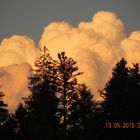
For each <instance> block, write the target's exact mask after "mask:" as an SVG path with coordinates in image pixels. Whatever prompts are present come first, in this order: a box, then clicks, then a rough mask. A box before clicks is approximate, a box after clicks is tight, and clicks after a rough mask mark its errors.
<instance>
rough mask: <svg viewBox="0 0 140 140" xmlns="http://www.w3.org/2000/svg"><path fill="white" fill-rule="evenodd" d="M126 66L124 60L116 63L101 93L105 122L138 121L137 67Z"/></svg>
mask: <svg viewBox="0 0 140 140" xmlns="http://www.w3.org/2000/svg"><path fill="white" fill-rule="evenodd" d="M126 65H127V62H126V61H125V60H124V59H122V60H121V61H120V62H119V63H117V65H116V67H115V68H114V69H113V72H112V78H111V79H110V80H109V82H108V83H107V84H106V86H105V88H104V90H103V91H102V92H101V96H102V97H103V98H104V101H103V103H102V107H103V109H104V116H105V121H106V122H137V121H139V119H140V112H139V109H140V71H139V65H138V64H133V66H132V67H127V66H126Z"/></svg>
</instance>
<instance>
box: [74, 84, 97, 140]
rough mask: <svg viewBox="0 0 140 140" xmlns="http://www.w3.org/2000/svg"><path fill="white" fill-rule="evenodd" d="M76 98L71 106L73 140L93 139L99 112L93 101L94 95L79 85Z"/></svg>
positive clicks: (82, 85)
mask: <svg viewBox="0 0 140 140" xmlns="http://www.w3.org/2000/svg"><path fill="white" fill-rule="evenodd" d="M78 92H79V94H78V96H77V97H76V98H75V102H74V103H73V104H72V106H71V111H72V113H71V121H72V124H73V126H72V128H71V131H72V132H71V133H72V136H73V138H72V139H74V137H76V138H77V139H79V140H81V139H83V140H84V139H89V138H93V137H95V135H96V133H97V129H98V128H99V124H98V123H99V114H100V112H99V110H100V108H99V107H98V103H97V102H96V101H95V100H94V98H93V97H94V95H92V94H91V92H90V90H89V89H88V88H87V87H86V86H85V85H84V84H79V87H78Z"/></svg>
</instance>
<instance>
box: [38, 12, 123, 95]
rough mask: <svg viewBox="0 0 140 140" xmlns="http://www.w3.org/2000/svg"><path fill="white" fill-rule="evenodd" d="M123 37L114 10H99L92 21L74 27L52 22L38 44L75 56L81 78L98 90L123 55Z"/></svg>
mask: <svg viewBox="0 0 140 140" xmlns="http://www.w3.org/2000/svg"><path fill="white" fill-rule="evenodd" d="M124 39H125V33H124V27H123V23H122V21H121V20H120V19H118V17H117V16H116V15H115V14H114V13H110V12H105V11H101V12H98V13H97V14H95V16H94V17H93V20H92V21H91V22H81V23H80V24H79V26H78V27H77V28H75V27H72V26H71V25H69V24H68V23H65V22H55V23H51V24H50V25H49V26H47V27H46V28H45V30H44V33H43V35H42V37H41V40H40V47H43V46H45V45H47V47H48V48H49V50H50V52H51V54H52V55H53V56H57V53H58V52H60V51H65V52H66V53H67V55H68V56H71V57H73V58H74V59H75V60H77V62H78V65H79V68H80V71H83V72H84V75H83V76H82V77H81V78H80V81H81V82H85V83H86V84H87V85H88V86H89V87H90V88H91V89H92V91H93V90H94V91H95V92H97V90H98V89H102V88H103V86H104V84H105V82H106V81H107V79H108V78H109V75H110V71H111V69H112V66H113V65H114V64H115V63H116V62H117V61H118V60H119V59H120V58H121V57H124V51H123V50H122V48H121V41H122V40H124ZM97 95H98V94H97Z"/></svg>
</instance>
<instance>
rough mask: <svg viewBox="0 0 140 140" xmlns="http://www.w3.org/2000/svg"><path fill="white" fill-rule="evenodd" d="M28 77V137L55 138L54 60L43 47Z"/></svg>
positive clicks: (26, 105) (37, 139) (44, 139)
mask: <svg viewBox="0 0 140 140" xmlns="http://www.w3.org/2000/svg"><path fill="white" fill-rule="evenodd" d="M35 67H36V69H35V70H33V71H32V76H31V77H30V78H29V81H30V82H29V90H30V91H31V94H30V95H29V96H28V97H27V98H25V99H24V101H25V108H26V112H27V122H28V124H27V125H26V126H28V130H29V131H28V134H27V133H25V134H26V135H27V136H28V139H32V140H46V139H47V140H49V139H51V140H52V139H55V136H56V130H57V124H58V120H57V116H56V112H57V97H56V95H55V94H56V90H57V88H56V73H57V71H56V69H55V61H54V60H53V59H52V58H51V57H50V55H49V53H48V50H47V49H46V48H45V47H44V49H43V51H42V55H41V57H39V58H37V60H36V62H35ZM20 111H22V110H21V109H20Z"/></svg>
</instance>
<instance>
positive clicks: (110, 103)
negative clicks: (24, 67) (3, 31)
mask: <svg viewBox="0 0 140 140" xmlns="http://www.w3.org/2000/svg"><path fill="white" fill-rule="evenodd" d="M41 52H42V55H41V56H40V57H38V58H37V59H36V61H35V69H32V70H31V74H30V77H29V84H28V88H29V91H30V95H28V96H27V97H24V98H23V99H22V103H20V104H19V106H18V107H17V109H16V110H15V113H13V114H11V113H10V112H9V110H8V109H7V104H6V103H5V102H4V101H3V97H4V93H3V92H1V93H0V139H2V140H73V139H77V140H85V139H95V140H98V139H99V140H100V139H105V137H107V138H108V137H114V136H116V133H111V134H110V133H109V131H110V130H109V129H108V128H115V127H118V128H119V127H120V125H122V124H124V123H127V124H129V125H130V126H127V127H128V128H129V127H132V126H131V125H132V124H133V123H134V125H136V124H137V123H138V121H139V120H140V70H139V64H132V67H128V66H127V61H126V60H125V59H124V58H122V59H121V60H120V61H119V62H118V63H117V64H116V66H115V67H114V68H113V70H112V76H111V77H110V80H109V81H108V82H107V83H106V85H105V88H104V89H103V90H101V91H99V93H100V95H101V97H102V99H103V100H101V101H96V100H95V98H94V95H93V93H92V94H91V92H90V89H89V88H88V87H87V86H86V85H85V84H80V83H78V81H77V77H79V76H80V75H81V74H83V73H82V72H79V71H78V66H77V64H76V61H75V60H73V59H72V58H68V57H67V56H66V54H65V52H61V53H58V60H54V59H53V58H52V57H51V56H50V54H49V51H48V50H47V49H46V47H44V49H43V50H41ZM112 125H113V126H112ZM114 125H116V126H114Z"/></svg>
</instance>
